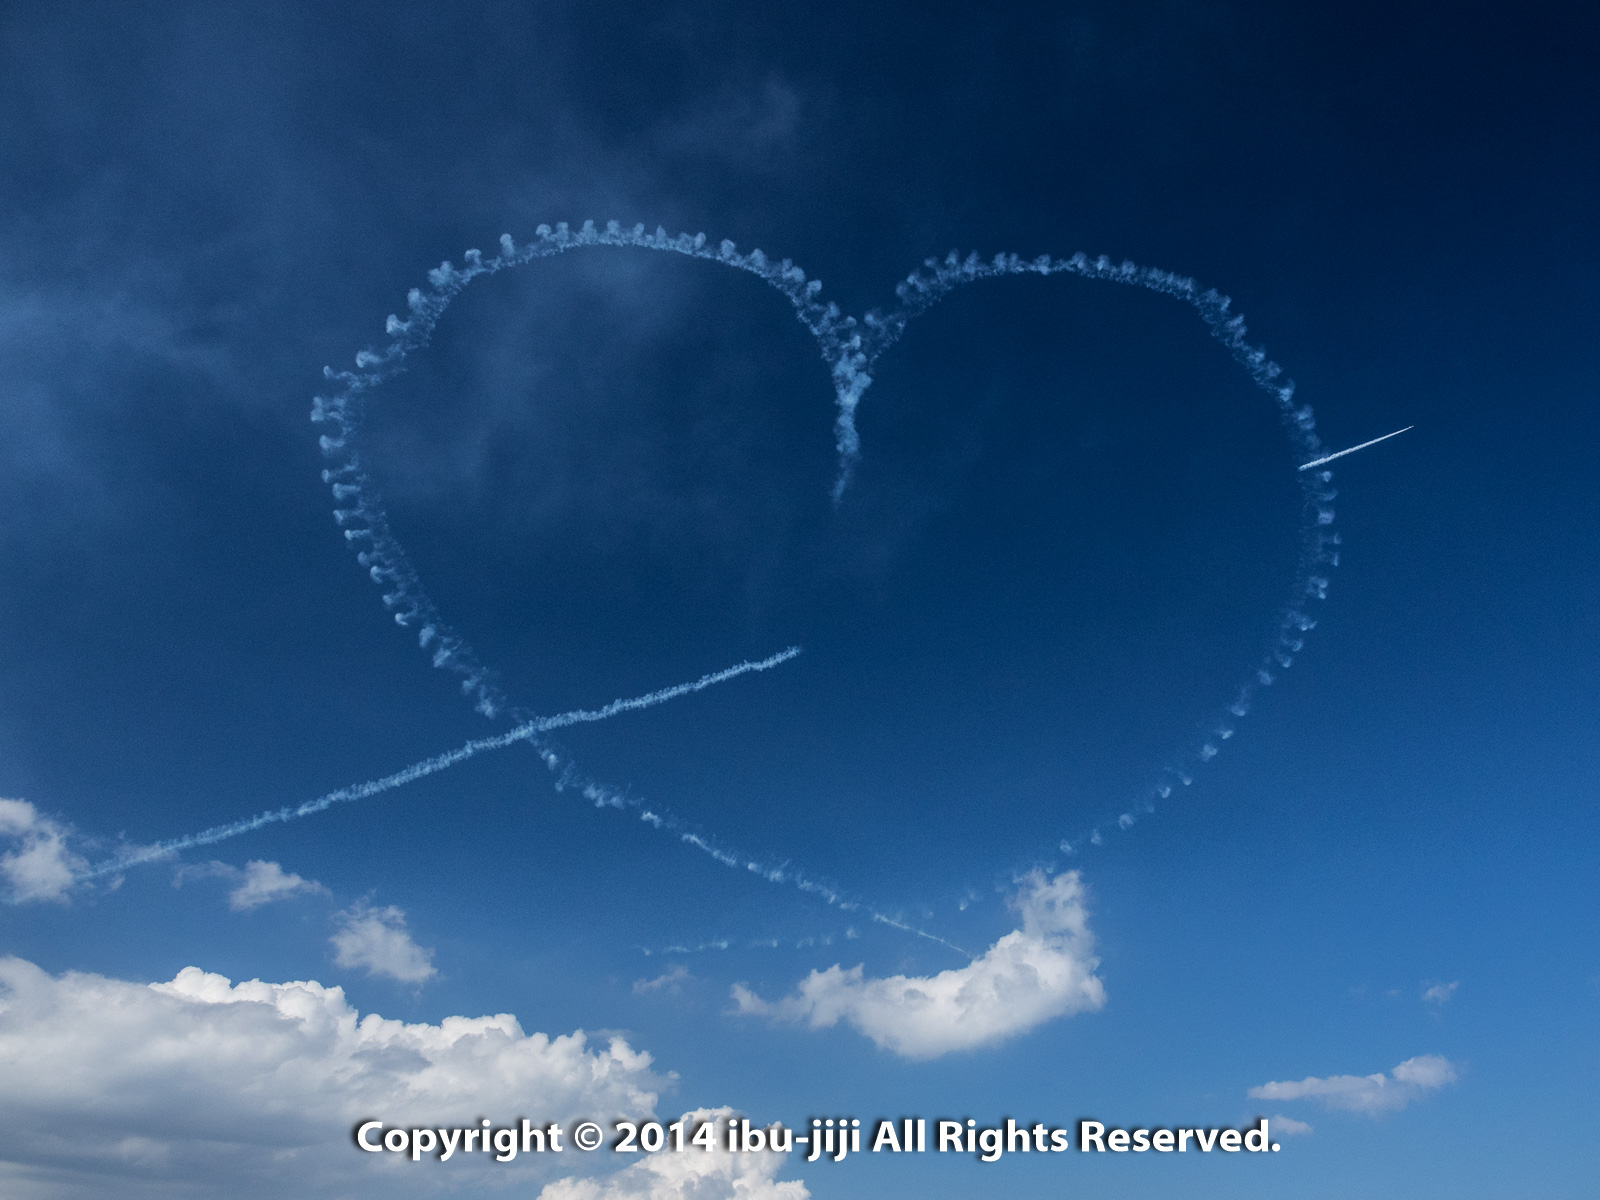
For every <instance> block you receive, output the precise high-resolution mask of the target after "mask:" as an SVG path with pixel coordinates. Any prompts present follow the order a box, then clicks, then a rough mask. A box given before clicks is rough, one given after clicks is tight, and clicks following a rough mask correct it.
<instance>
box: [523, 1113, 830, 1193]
mask: <svg viewBox="0 0 1600 1200" xmlns="http://www.w3.org/2000/svg"><path fill="white" fill-rule="evenodd" d="M732 1115H733V1110H732V1109H731V1108H697V1109H695V1110H694V1111H693V1112H688V1113H685V1114H684V1119H685V1120H686V1121H691V1120H692V1121H694V1122H695V1123H699V1122H701V1121H714V1120H718V1119H721V1120H724V1121H725V1120H727V1119H728V1118H729V1117H731V1116H732ZM785 1157H786V1156H785V1155H783V1154H775V1153H773V1152H772V1151H770V1150H766V1151H761V1152H759V1153H751V1154H746V1153H743V1152H740V1153H737V1154H735V1153H732V1152H730V1151H729V1150H727V1149H726V1148H725V1147H724V1146H723V1144H722V1139H721V1138H720V1137H719V1138H718V1139H717V1147H716V1149H714V1150H712V1151H710V1152H707V1151H704V1150H696V1151H695V1152H694V1153H693V1154H674V1153H666V1154H651V1155H649V1156H647V1157H645V1158H641V1159H640V1160H639V1161H638V1162H636V1163H634V1164H633V1165H632V1166H629V1167H626V1168H624V1169H623V1170H621V1171H618V1172H617V1173H616V1174H615V1175H611V1176H609V1177H607V1178H604V1179H558V1180H556V1182H554V1183H552V1184H550V1185H548V1186H547V1187H546V1188H545V1189H544V1191H542V1192H540V1193H539V1200H717V1198H718V1197H735V1198H737V1200H809V1197H810V1195H811V1193H810V1191H808V1190H807V1188H806V1185H805V1184H804V1183H802V1182H800V1181H799V1180H798V1179H793V1180H785V1181H782V1182H780V1181H778V1180H775V1179H773V1176H774V1175H776V1174H777V1173H778V1171H780V1170H781V1169H782V1168H783V1162H784V1159H785Z"/></svg>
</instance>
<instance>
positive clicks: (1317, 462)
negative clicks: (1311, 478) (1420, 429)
mask: <svg viewBox="0 0 1600 1200" xmlns="http://www.w3.org/2000/svg"><path fill="white" fill-rule="evenodd" d="M1415 428H1416V426H1415V425H1407V426H1406V428H1405V429H1396V430H1395V431H1394V432H1393V433H1386V434H1384V435H1383V436H1382V437H1375V438H1373V439H1372V440H1371V441H1370V442H1362V443H1361V445H1359V446H1351V447H1350V449H1348V450H1341V451H1339V453H1337V454H1327V455H1324V456H1323V457H1321V458H1315V459H1312V460H1311V461H1310V462H1308V463H1301V464H1300V469H1301V470H1302V471H1309V470H1311V468H1312V467H1320V466H1321V465H1322V464H1323V463H1331V462H1332V461H1333V460H1334V459H1336V458H1343V457H1344V456H1345V455H1346V454H1354V453H1355V452H1356V451H1357V450H1365V449H1366V448H1367V447H1368V446H1376V445H1377V444H1378V443H1379V442H1387V441H1388V440H1389V439H1390V438H1392V437H1399V436H1400V435H1401V434H1402V433H1405V432H1406V430H1408V429H1415Z"/></svg>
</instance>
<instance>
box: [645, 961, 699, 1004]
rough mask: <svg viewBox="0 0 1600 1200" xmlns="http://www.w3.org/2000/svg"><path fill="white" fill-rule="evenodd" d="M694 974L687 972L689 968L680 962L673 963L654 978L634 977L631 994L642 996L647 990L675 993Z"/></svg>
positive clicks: (681, 988)
mask: <svg viewBox="0 0 1600 1200" xmlns="http://www.w3.org/2000/svg"><path fill="white" fill-rule="evenodd" d="M693 978H694V976H693V975H691V974H689V968H688V967H686V966H684V965H683V964H682V963H673V964H672V966H670V967H668V968H667V970H666V971H664V972H663V973H662V974H660V975H657V976H656V977H655V978H654V979H635V980H634V981H633V994H634V995H635V996H643V995H644V994H645V993H647V992H660V991H667V992H671V993H673V994H674V995H676V994H677V993H678V992H681V991H682V990H683V985H684V984H685V983H687V982H688V981H689V980H691V979H693Z"/></svg>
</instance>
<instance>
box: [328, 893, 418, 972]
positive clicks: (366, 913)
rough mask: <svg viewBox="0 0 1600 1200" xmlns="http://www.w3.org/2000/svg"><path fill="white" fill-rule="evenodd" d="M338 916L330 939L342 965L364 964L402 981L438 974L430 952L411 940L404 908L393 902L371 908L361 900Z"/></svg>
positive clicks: (368, 967) (361, 965)
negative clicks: (336, 926)
mask: <svg viewBox="0 0 1600 1200" xmlns="http://www.w3.org/2000/svg"><path fill="white" fill-rule="evenodd" d="M337 919H338V921H339V925H340V928H339V932H338V933H336V934H334V935H333V937H332V938H330V939H329V941H331V942H332V943H333V948H334V950H335V951H336V954H335V956H334V961H335V962H337V963H338V964H339V965H340V966H341V967H365V968H366V969H367V973H368V974H370V975H387V976H389V978H391V979H398V980H399V981H400V982H401V983H422V982H423V981H424V980H428V979H432V978H433V977H434V976H435V975H436V974H438V971H437V970H436V969H435V968H434V965H433V951H432V950H426V949H424V948H423V947H421V946H419V945H417V943H416V942H414V941H412V940H411V931H410V930H409V929H407V928H406V914H405V912H404V910H402V909H399V908H396V907H395V906H394V905H392V904H390V905H388V906H386V907H384V908H373V907H372V906H371V905H369V904H367V903H366V902H364V901H363V902H360V903H357V904H356V905H354V906H353V907H351V908H347V909H345V910H344V911H343V912H341V913H339V914H338V918H337Z"/></svg>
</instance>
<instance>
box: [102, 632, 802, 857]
mask: <svg viewBox="0 0 1600 1200" xmlns="http://www.w3.org/2000/svg"><path fill="white" fill-rule="evenodd" d="M799 653H800V647H799V646H790V647H789V648H788V649H786V650H780V651H779V652H778V653H777V654H774V655H772V656H771V657H769V658H764V659H762V660H761V661H760V662H742V663H739V664H738V665H737V666H732V667H725V668H724V669H723V670H720V671H713V672H711V673H710V674H709V675H702V676H701V677H700V678H699V679H696V680H694V681H693V682H691V683H680V684H675V685H674V686H672V687H666V688H661V689H659V690H657V691H654V692H651V693H649V694H648V695H644V696H636V697H634V698H632V699H630V700H613V701H612V702H611V703H610V704H607V705H605V706H604V707H603V708H595V709H581V708H580V709H575V710H573V711H572V712H565V713H558V714H557V715H555V716H553V717H536V718H534V719H533V720H531V721H525V722H524V723H522V724H521V725H518V726H517V727H516V728H515V729H510V730H507V731H506V732H505V733H501V734H496V735H495V736H493V737H485V738H474V739H473V740H472V741H470V742H467V743H466V744H464V745H461V746H457V747H456V748H455V749H454V750H447V751H445V753H443V754H435V755H434V756H433V757H432V758H425V759H423V760H422V761H421V762H416V763H412V764H411V765H410V766H409V767H405V768H403V769H401V770H399V771H396V772H395V773H394V774H392V775H384V776H382V777H381V778H378V779H369V780H368V781H367V782H365V783H353V784H351V785H349V786H348V787H342V788H338V789H337V790H335V791H332V792H328V793H327V794H326V795H323V796H318V797H317V798H316V799H315V800H307V801H306V802H305V803H303V804H299V805H285V806H284V807H283V808H275V809H271V810H269V811H267V812H263V813H257V814H256V815H255V816H253V817H245V818H244V819H243V820H240V821H233V822H230V823H229V824H227V825H213V826H212V827H211V828H210V829H202V830H201V831H200V832H199V833H190V834H185V835H184V836H183V837H176V838H170V839H168V840H167V841H164V842H157V843H155V844H154V845H151V846H142V847H140V848H139V849H137V850H134V851H132V852H130V853H127V854H123V855H121V856H119V857H117V858H112V859H107V860H106V861H105V862H102V863H97V864H96V865H94V866H92V867H90V868H89V869H88V870H86V871H84V872H83V873H82V874H80V875H79V876H78V881H79V882H82V881H85V880H89V879H99V878H101V877H103V876H106V875H113V874H116V873H117V872H119V871H122V870H125V869H126V868H128V867H133V866H138V865H139V864H140V863H147V862H155V861H157V860H159V859H165V858H169V857H171V856H172V855H174V854H177V853H179V852H181V851H184V850H190V849H193V848H194V847H196V846H210V845H212V844H214V843H216V842H221V841H226V840H227V839H228V838H233V837H238V836H239V835H240V834H243V833H250V832H252V831H254V830H257V829H260V828H261V827H262V826H263V825H276V824H278V823H280V822H283V821H297V820H299V819H300V818H301V817H309V816H313V815H314V814H316V813H319V812H325V811H326V810H328V809H330V808H332V807H333V806H334V805H335V804H344V803H348V802H349V801H352V800H365V799H366V798H367V797H368V796H376V795H378V794H379V793H380V792H387V791H389V790H391V789H392V788H397V787H402V786H404V785H405V784H408V783H414V782H416V781H417V780H418V779H423V778H425V777H427V776H429V775H433V774H436V773H438V772H439V771H444V770H447V769H449V768H450V767H453V766H455V765H456V764H457V763H460V762H465V761H466V760H467V759H469V758H473V757H475V756H477V755H479V754H482V753H483V752H484V751H485V750H500V749H504V748H505V747H506V746H511V745H514V744H516V743H517V742H532V743H534V745H535V746H538V745H539V735H540V734H541V733H547V732H549V731H550V730H552V729H564V728H566V727H567V726H569V725H579V724H585V723H587V722H590V721H604V720H605V719H606V718H608V717H614V716H616V715H617V714H619V713H625V712H636V711H637V710H639V709H641V708H653V707H654V706H655V705H657V704H664V703H666V702H667V701H668V700H675V699H677V698H678V697H679V696H685V695H688V694H689V693H691V692H699V691H704V690H705V689H706V688H708V687H711V686H713V685H715V684H718V683H723V682H725V681H727V680H729V679H733V678H735V677H737V676H739V675H745V674H748V673H750V672H752V671H769V670H771V669H772V668H773V667H776V666H778V665H779V664H780V663H786V662H788V661H789V660H790V659H791V658H794V657H795V656H796V655H798V654H799ZM541 749H542V747H541ZM545 753H547V754H548V751H545Z"/></svg>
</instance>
